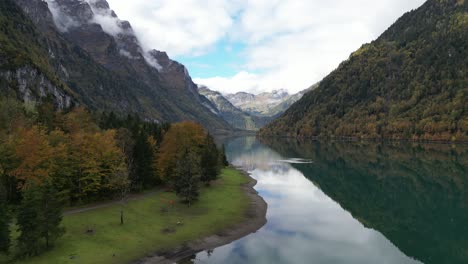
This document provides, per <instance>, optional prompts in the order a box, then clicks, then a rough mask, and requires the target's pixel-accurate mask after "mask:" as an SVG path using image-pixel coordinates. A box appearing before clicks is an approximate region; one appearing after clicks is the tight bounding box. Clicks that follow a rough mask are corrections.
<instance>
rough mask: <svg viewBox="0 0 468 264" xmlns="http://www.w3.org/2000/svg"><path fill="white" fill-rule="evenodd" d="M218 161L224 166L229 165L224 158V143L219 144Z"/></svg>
mask: <svg viewBox="0 0 468 264" xmlns="http://www.w3.org/2000/svg"><path fill="white" fill-rule="evenodd" d="M219 163H220V164H221V166H223V167H226V166H228V165H229V162H228V160H227V158H226V149H225V148H224V145H222V146H221V151H219Z"/></svg>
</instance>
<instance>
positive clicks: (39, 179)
mask: <svg viewBox="0 0 468 264" xmlns="http://www.w3.org/2000/svg"><path fill="white" fill-rule="evenodd" d="M53 153H54V151H53V149H52V147H51V146H50V144H49V141H48V137H47V134H46V131H45V129H43V128H42V127H39V126H33V127H32V128H30V129H22V130H20V132H19V139H18V143H17V145H16V156H17V157H18V159H19V160H20V161H21V162H20V164H19V166H18V167H17V168H16V169H15V170H14V171H13V172H12V174H13V175H14V176H16V178H18V179H19V180H20V181H21V182H22V187H23V188H24V187H27V186H26V185H27V184H42V183H43V182H44V181H46V180H48V179H49V178H50V176H51V173H52V170H53V166H54V165H53Z"/></svg>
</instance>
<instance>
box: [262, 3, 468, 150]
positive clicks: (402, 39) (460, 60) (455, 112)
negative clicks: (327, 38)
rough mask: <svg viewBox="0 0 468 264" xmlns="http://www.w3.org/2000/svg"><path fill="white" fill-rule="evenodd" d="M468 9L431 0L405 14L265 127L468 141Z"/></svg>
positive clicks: (298, 133)
mask: <svg viewBox="0 0 468 264" xmlns="http://www.w3.org/2000/svg"><path fill="white" fill-rule="evenodd" d="M467 10H468V2H467V1H463V0H462V1H460V0H446V1H440V0H439V1H438V0H429V1H427V2H426V3H425V4H424V5H423V6H421V7H420V8H419V9H417V10H414V11H411V12H409V13H407V14H405V15H404V16H403V17H401V18H400V19H399V20H398V21H397V22H396V23H395V24H394V25H392V26H391V27H390V28H389V29H388V30H387V31H386V32H385V33H383V34H382V35H381V36H380V37H379V38H378V39H377V40H376V41H373V42H372V43H370V44H366V45H363V46H362V47H361V48H360V49H359V50H357V51H356V52H354V53H353V54H351V56H350V57H349V59H348V60H346V61H345V62H343V63H342V64H341V65H340V66H339V67H338V68H337V69H336V70H335V71H334V72H332V73H331V74H330V75H329V76H328V77H326V78H325V79H324V80H323V81H322V82H321V83H320V85H319V87H318V88H317V89H316V90H314V91H311V92H309V93H307V94H306V95H305V96H304V97H303V98H302V99H301V100H299V101H298V102H297V103H295V104H294V105H293V106H292V107H291V108H290V109H289V110H288V111H286V113H285V114H284V115H283V116H281V117H280V118H279V119H277V120H275V121H274V122H272V123H271V124H270V125H268V126H267V127H265V128H264V129H262V130H261V131H260V134H261V135H263V136H271V135H277V136H278V135H280V136H291V137H314V136H319V137H362V138H392V139H418V140H452V141H467V140H468V135H467V133H468V115H467V104H468V100H467V94H468V78H467V76H468V69H467V65H468V30H467V29H468V13H467Z"/></svg>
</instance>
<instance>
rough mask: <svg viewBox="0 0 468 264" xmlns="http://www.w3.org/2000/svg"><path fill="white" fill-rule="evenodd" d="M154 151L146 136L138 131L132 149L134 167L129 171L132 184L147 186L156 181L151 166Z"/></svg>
mask: <svg viewBox="0 0 468 264" xmlns="http://www.w3.org/2000/svg"><path fill="white" fill-rule="evenodd" d="M153 160H154V153H153V149H152V146H151V144H149V142H148V136H147V134H146V133H144V132H140V133H139V134H138V136H137V138H136V142H135V147H134V151H133V161H134V168H133V170H132V171H130V179H131V181H132V186H136V187H139V188H138V189H141V188H149V187H152V186H154V185H155V183H157V177H156V173H155V170H154V166H153Z"/></svg>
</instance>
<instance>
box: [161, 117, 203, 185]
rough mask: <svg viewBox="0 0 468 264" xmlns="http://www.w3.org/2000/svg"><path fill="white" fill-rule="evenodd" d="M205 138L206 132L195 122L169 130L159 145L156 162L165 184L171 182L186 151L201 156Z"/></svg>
mask: <svg viewBox="0 0 468 264" xmlns="http://www.w3.org/2000/svg"><path fill="white" fill-rule="evenodd" d="M205 138H206V131H205V130H204V129H203V127H202V126H200V125H199V124H197V123H195V122H182V123H178V124H174V125H172V126H171V127H170V128H169V130H168V131H167V133H166V134H165V136H164V139H163V142H162V143H161V147H160V149H159V154H158V157H157V162H156V163H157V167H158V169H159V171H160V174H161V177H162V178H163V180H164V181H165V182H167V183H172V182H173V180H174V179H173V178H174V176H175V173H174V172H175V169H176V167H177V162H178V161H179V160H180V159H181V157H182V155H184V153H185V152H186V151H188V152H189V153H193V154H194V155H196V156H198V157H200V156H201V153H202V151H203V146H204V141H205Z"/></svg>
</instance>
